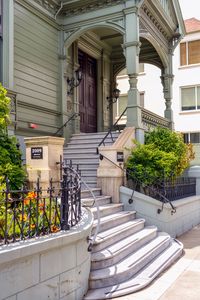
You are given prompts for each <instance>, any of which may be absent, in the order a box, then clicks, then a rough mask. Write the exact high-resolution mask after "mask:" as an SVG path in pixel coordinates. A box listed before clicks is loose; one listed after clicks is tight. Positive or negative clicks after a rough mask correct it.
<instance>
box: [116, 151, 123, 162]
mask: <svg viewBox="0 0 200 300" xmlns="http://www.w3.org/2000/svg"><path fill="white" fill-rule="evenodd" d="M123 161H124V152H117V162H123Z"/></svg>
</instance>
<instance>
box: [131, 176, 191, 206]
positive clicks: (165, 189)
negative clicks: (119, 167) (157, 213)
mask: <svg viewBox="0 0 200 300" xmlns="http://www.w3.org/2000/svg"><path fill="white" fill-rule="evenodd" d="M132 174H133V173H132V172H130V173H129V174H127V177H128V181H129V185H130V182H132V183H131V185H132V187H133V188H134V189H135V190H137V191H139V192H142V193H144V194H146V195H148V196H150V197H152V198H155V199H157V200H159V201H162V202H163V197H164V198H166V199H168V200H169V201H174V200H179V199H183V198H187V197H190V196H195V195H196V178H188V177H178V178H174V177H173V176H172V177H170V178H168V179H165V178H157V179H155V180H153V181H154V183H153V184H144V183H142V182H139V181H138V180H137V178H135V177H134V176H133V177H132V176H131V175H132ZM151 179H152V178H151Z"/></svg>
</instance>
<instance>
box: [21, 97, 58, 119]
mask: <svg viewBox="0 0 200 300" xmlns="http://www.w3.org/2000/svg"><path fill="white" fill-rule="evenodd" d="M17 104H18V106H20V107H26V108H30V109H33V110H38V111H40V112H47V113H48V114H51V115H54V116H61V115H62V114H61V112H58V111H56V110H53V109H49V108H46V107H43V106H38V105H34V104H31V103H27V102H26V103H25V102H23V101H20V100H17Z"/></svg>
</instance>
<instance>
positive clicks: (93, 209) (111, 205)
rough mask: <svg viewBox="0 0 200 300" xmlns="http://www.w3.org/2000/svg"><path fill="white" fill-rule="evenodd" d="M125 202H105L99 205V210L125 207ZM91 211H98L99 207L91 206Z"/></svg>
mask: <svg viewBox="0 0 200 300" xmlns="http://www.w3.org/2000/svg"><path fill="white" fill-rule="evenodd" d="M123 206H124V205H123V204H122V203H116V204H113V203H108V204H103V205H101V206H99V212H100V213H101V212H104V211H106V210H108V209H115V208H119V209H120V208H121V209H122V208H123ZM91 211H92V212H93V213H94V212H97V208H96V207H92V208H91Z"/></svg>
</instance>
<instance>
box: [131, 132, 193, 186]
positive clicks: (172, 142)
mask: <svg viewBox="0 0 200 300" xmlns="http://www.w3.org/2000/svg"><path fill="white" fill-rule="evenodd" d="M193 158H194V153H193V149H192V146H191V145H186V144H184V142H183V138H182V135H181V134H180V133H177V132H172V131H171V130H169V129H164V128H157V129H155V130H153V131H152V132H149V133H147V134H146V135H145V144H144V145H141V144H138V143H136V145H135V147H133V148H132V149H131V150H130V156H129V158H128V160H127V162H126V167H127V170H128V173H129V176H130V175H131V177H132V178H133V179H134V180H135V181H137V182H138V183H140V184H145V185H153V184H155V183H156V181H161V180H163V179H167V178H169V177H171V176H172V175H173V177H174V178H176V177H177V176H179V175H181V174H182V172H183V171H184V170H185V169H186V168H187V167H188V165H189V162H190V160H191V159H193Z"/></svg>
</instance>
